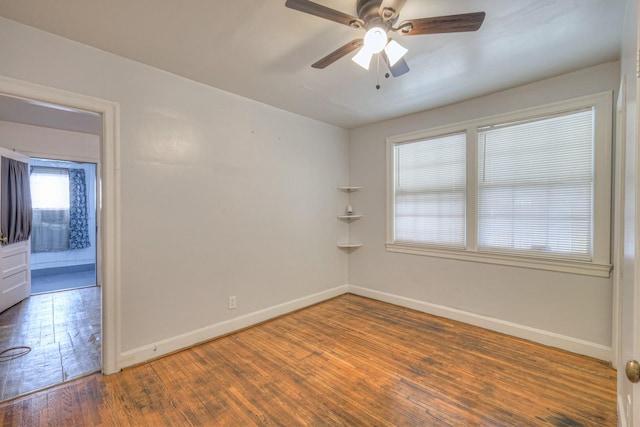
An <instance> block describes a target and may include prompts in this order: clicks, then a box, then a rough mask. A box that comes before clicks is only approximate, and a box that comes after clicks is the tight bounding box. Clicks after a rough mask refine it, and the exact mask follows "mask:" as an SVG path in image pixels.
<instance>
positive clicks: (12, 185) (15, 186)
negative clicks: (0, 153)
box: [0, 157, 32, 244]
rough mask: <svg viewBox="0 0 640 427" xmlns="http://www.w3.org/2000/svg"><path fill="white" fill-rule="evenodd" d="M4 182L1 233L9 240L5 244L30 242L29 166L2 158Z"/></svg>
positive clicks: (0, 214) (0, 166) (0, 169)
mask: <svg viewBox="0 0 640 427" xmlns="http://www.w3.org/2000/svg"><path fill="white" fill-rule="evenodd" d="M0 173H1V174H2V175H1V177H0V181H1V182H2V188H1V190H0V191H1V192H2V200H1V202H2V212H1V213H0V217H1V221H0V231H2V237H6V238H7V242H6V243H3V244H10V243H16V242H20V241H23V240H28V239H29V236H30V235H31V223H32V213H31V188H30V185H29V165H28V164H27V163H24V162H20V161H18V160H14V159H9V158H6V157H2V164H1V165H0Z"/></svg>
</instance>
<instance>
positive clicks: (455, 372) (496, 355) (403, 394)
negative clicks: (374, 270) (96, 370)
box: [0, 295, 616, 426]
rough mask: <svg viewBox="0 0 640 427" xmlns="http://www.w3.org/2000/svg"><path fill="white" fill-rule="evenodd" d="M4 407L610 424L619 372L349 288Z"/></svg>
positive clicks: (265, 419) (281, 421) (172, 421)
mask: <svg viewBox="0 0 640 427" xmlns="http://www.w3.org/2000/svg"><path fill="white" fill-rule="evenodd" d="M0 414H2V415H0V423H2V425H3V426H19V425H30V426H37V425H61V426H62V425H64V426H66V425H78V426H81V425H87V426H89V425H91V426H97V425H105V426H107V425H121V426H138V425H144V426H164V425H167V426H182V425H193V426H196V425H215V426H236V425H237V426H249V425H261V426H262V425H284V426H301V425H347V426H391V425H397V426H418V425H424V426H615V425H616V373H615V371H614V370H613V369H611V368H610V367H609V366H608V364H607V363H605V362H602V361H598V360H594V359H591V358H588V357H583V356H579V355H575V354H572V353H568V352H565V351H561V350H557V349H554V348H549V347H545V346H542V345H539V344H535V343H532V342H529V341H525V340H521V339H518V338H513V337H509V336H506V335H502V334H498V333H494V332H491V331H487V330H484V329H481V328H477V327H473V326H469V325H465V324H462V323H458V322H455V321H451V320H447V319H442V318H438V317H433V316H429V315H426V314H423V313H419V312H415V311H412V310H408V309H404V308H400V307H396V306H393V305H389V304H385V303H381V302H377V301H373V300H369V299H366V298H362V297H358V296H354V295H344V296H341V297H338V298H335V299H333V300H330V301H327V302H324V303H321V304H318V305H315V306H313V307H309V308H307V309H304V310H301V311H299V312H296V313H292V314H290V315H287V316H283V317H281V318H278V319H275V320H272V321H270V322H266V323H264V324H261V325H258V326H256V327H253V328H250V329H247V330H244V331H241V332H239V333H236V334H233V335H229V336H226V337H223V338H220V339H217V340H214V341H211V342H209V343H205V344H202V345H199V346H197V347H194V348H191V349H189V350H185V351H182V352H180V353H176V354H174V355H171V356H168V357H164V358H161V359H157V360H154V361H151V362H148V363H145V364H142V365H139V366H136V367H132V368H129V369H125V370H123V371H122V372H120V373H118V374H114V375H110V376H102V375H99V374H98V375H91V376H88V377H84V378H81V379H79V380H76V381H72V382H69V383H66V384H63V385H61V386H57V387H54V388H51V389H49V390H45V391H42V392H38V393H35V394H32V395H29V396H26V397H23V398H20V399H16V400H13V401H11V402H7V403H5V404H2V405H0Z"/></svg>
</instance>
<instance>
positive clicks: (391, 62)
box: [285, 0, 485, 77]
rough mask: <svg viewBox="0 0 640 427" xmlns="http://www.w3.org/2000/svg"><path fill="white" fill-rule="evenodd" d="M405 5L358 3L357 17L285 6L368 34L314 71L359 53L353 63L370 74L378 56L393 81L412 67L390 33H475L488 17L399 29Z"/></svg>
mask: <svg viewBox="0 0 640 427" xmlns="http://www.w3.org/2000/svg"><path fill="white" fill-rule="evenodd" d="M405 2H406V0H357V3H356V11H357V13H358V16H357V17H355V16H351V15H349V14H347V13H343V12H340V11H337V10H334V9H331V8H329V7H326V6H323V5H320V4H317V3H313V2H311V1H309V0H287V1H286V3H285V6H287V7H288V8H291V9H295V10H298V11H300V12H304V13H308V14H310V15H314V16H319V17H320V18H324V19H328V20H330V21H334V22H337V23H339V24H344V25H348V26H350V27H353V28H361V29H364V30H366V31H367V32H366V34H365V35H364V38H359V39H355V40H352V41H350V42H349V43H347V44H345V45H344V46H342V47H340V48H338V49H336V50H334V51H333V52H331V53H330V54H328V55H327V56H325V57H324V58H322V59H320V60H318V61H317V62H315V63H314V64H312V65H311V66H312V67H313V68H325V67H327V66H328V65H331V64H333V63H334V62H335V61H337V60H338V59H340V58H342V57H343V56H345V55H347V54H349V53H350V52H353V51H354V50H356V49H360V50H359V51H358V53H357V54H356V55H355V56H354V57H353V61H354V62H356V63H357V64H358V65H360V66H361V67H363V68H364V69H366V70H368V69H369V64H370V63H371V59H372V58H373V56H374V55H375V54H378V53H379V54H380V55H381V56H382V58H383V59H384V61H385V63H386V64H387V66H388V67H389V71H390V72H391V75H393V77H398V76H401V75H403V74H405V73H406V72H408V71H409V66H408V65H407V62H406V61H405V60H404V59H403V56H404V55H405V53H407V49H406V48H404V47H402V46H401V45H400V43H398V42H396V41H394V40H391V39H390V38H389V35H388V33H389V32H390V31H393V32H396V33H398V34H401V35H403V36H415V35H420V34H438V33H455V32H463V31H476V30H478V29H479V28H480V26H481V25H482V22H483V21H484V16H485V13H484V12H476V13H463V14H459V15H447V16H436V17H432V18H419V19H410V20H407V21H402V22H401V23H400V24H398V25H396V22H397V21H398V17H399V14H400V9H402V6H404V4H405Z"/></svg>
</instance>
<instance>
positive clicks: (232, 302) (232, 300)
mask: <svg viewBox="0 0 640 427" xmlns="http://www.w3.org/2000/svg"><path fill="white" fill-rule="evenodd" d="M234 308H236V297H235V296H233V297H229V310H233V309H234Z"/></svg>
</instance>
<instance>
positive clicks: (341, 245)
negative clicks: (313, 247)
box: [338, 243, 362, 249]
mask: <svg viewBox="0 0 640 427" xmlns="http://www.w3.org/2000/svg"><path fill="white" fill-rule="evenodd" d="M360 246H362V243H338V247H339V248H346V249H352V248H359V247H360Z"/></svg>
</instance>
